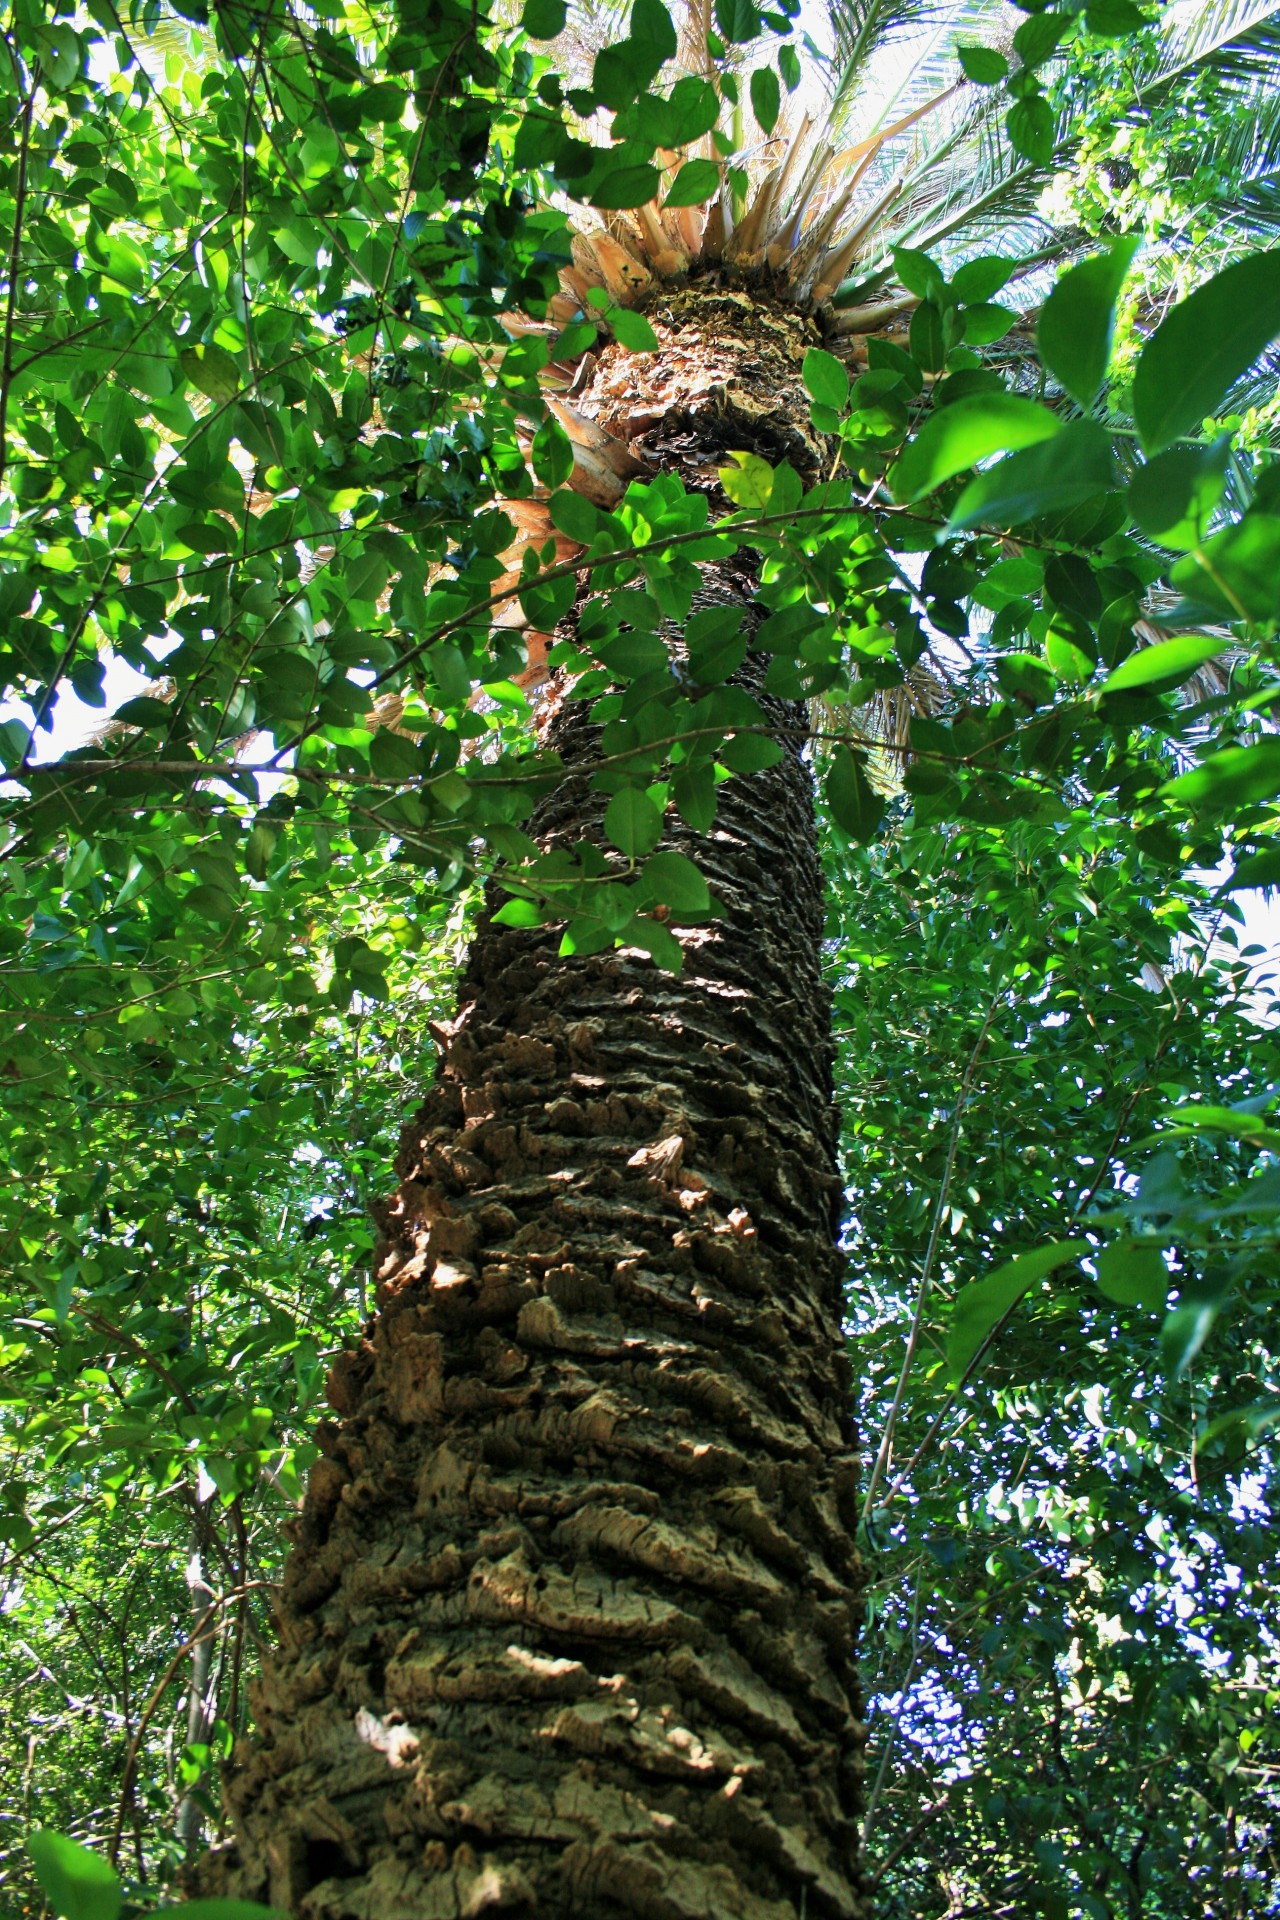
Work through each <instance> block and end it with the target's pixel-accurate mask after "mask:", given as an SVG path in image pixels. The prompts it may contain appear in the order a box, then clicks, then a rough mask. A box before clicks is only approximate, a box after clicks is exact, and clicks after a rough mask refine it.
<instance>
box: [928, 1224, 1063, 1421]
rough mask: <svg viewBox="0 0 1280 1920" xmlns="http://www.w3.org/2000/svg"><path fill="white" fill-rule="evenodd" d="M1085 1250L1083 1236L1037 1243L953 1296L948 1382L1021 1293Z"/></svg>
mask: <svg viewBox="0 0 1280 1920" xmlns="http://www.w3.org/2000/svg"><path fill="white" fill-rule="evenodd" d="M1088 1252H1089V1243H1088V1241H1087V1240H1058V1241H1055V1242H1054V1244H1053V1245H1052V1246H1048V1247H1037V1248H1036V1250H1035V1252H1034V1253H1024V1254H1020V1255H1019V1256H1018V1258H1017V1259H1016V1260H1010V1261H1009V1262H1008V1263H1007V1264H1006V1265H1005V1266H1003V1267H998V1268H997V1269H996V1271H995V1272H994V1273H991V1274H988V1275H987V1277H986V1278H985V1279H984V1280H975V1281H973V1282H972V1283H971V1284H970V1285H969V1286H967V1287H963V1288H962V1289H961V1291H960V1292H959V1294H957V1296H956V1301H955V1305H954V1307H953V1308H952V1313H951V1334H950V1338H949V1339H948V1341H947V1367H948V1371H949V1373H950V1377H951V1381H952V1384H953V1385H954V1384H955V1383H956V1382H957V1381H959V1380H960V1379H962V1378H963V1376H964V1373H965V1371H966V1369H967V1367H968V1365H969V1362H970V1361H971V1360H972V1359H973V1358H974V1355H975V1354H976V1353H977V1352H978V1350H979V1348H980V1347H981V1346H982V1343H983V1341H984V1340H985V1339H986V1337H987V1335H988V1334H989V1333H990V1332H991V1331H992V1329H993V1328H994V1327H997V1326H998V1325H999V1324H1000V1322H1001V1321H1002V1320H1003V1319H1004V1317H1005V1315H1006V1314H1007V1313H1008V1312H1009V1311H1010V1310H1011V1308H1013V1307H1015V1306H1016V1305H1017V1303H1018V1301H1019V1300H1021V1298H1022V1296H1023V1295H1024V1294H1025V1293H1026V1292H1027V1291H1028V1290H1029V1289H1030V1288H1031V1287H1033V1286H1035V1284H1036V1282H1037V1281H1039V1280H1044V1279H1046V1278H1047V1277H1048V1275H1049V1274H1051V1273H1056V1272H1057V1271H1058V1269H1059V1268H1060V1267H1066V1266H1072V1265H1074V1264H1075V1262H1076V1261H1077V1260H1079V1259H1080V1257H1081V1256H1082V1255H1083V1254H1087V1253H1088Z"/></svg>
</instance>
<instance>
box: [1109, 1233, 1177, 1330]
mask: <svg viewBox="0 0 1280 1920" xmlns="http://www.w3.org/2000/svg"><path fill="white" fill-rule="evenodd" d="M1098 1291H1099V1292H1100V1293H1104V1294H1105V1295H1106V1296H1107V1299H1108V1300H1114V1301H1115V1302H1116V1303H1117V1305H1119V1306H1122V1307H1146V1308H1148V1309H1150V1310H1151V1311H1153V1312H1159V1311H1160V1310H1161V1309H1162V1308H1163V1307H1164V1303H1165V1300H1166V1298H1167V1296H1168V1292H1169V1270H1168V1268H1167V1267H1166V1266H1165V1263H1164V1258H1163V1256H1162V1254H1161V1252H1160V1249H1159V1247H1153V1246H1149V1245H1144V1244H1142V1243H1141V1242H1139V1241H1134V1240H1113V1241H1112V1242H1111V1244H1110V1246H1108V1247H1105V1248H1104V1249H1103V1251H1102V1252H1101V1253H1100V1254H1099V1255H1098Z"/></svg>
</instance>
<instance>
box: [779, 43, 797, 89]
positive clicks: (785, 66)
mask: <svg viewBox="0 0 1280 1920" xmlns="http://www.w3.org/2000/svg"><path fill="white" fill-rule="evenodd" d="M778 71H779V72H780V73H781V75H782V78H783V81H784V82H785V85H786V89H787V92H788V93H794V92H795V90H796V88H797V87H798V86H799V85H800V73H801V69H800V56H799V54H798V53H797V52H796V50H795V48H794V47H792V46H781V47H779V48H778Z"/></svg>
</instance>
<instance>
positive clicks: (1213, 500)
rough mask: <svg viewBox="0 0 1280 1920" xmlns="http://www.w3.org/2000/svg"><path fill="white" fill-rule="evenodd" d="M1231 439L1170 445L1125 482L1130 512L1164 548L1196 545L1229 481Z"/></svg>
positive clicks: (1223, 436) (1223, 437)
mask: <svg viewBox="0 0 1280 1920" xmlns="http://www.w3.org/2000/svg"><path fill="white" fill-rule="evenodd" d="M1230 457H1231V438H1230V435H1229V434H1225V433H1224V434H1221V435H1220V436H1219V437H1218V439H1217V440H1215V441H1214V443H1213V445H1212V446H1211V447H1170V448H1169V450H1168V452H1167V453H1158V454H1157V455H1156V456H1155V458H1154V460H1148V461H1147V463H1146V465H1145V466H1142V467H1139V468H1138V471H1137V472H1136V473H1135V474H1134V476H1133V479H1132V480H1131V481H1130V483H1129V511H1130V513H1131V514H1132V515H1133V517H1134V519H1135V520H1136V521H1137V523H1138V525H1139V526H1140V527H1141V528H1142V531H1143V532H1144V533H1147V534H1150V536H1151V538H1152V539H1153V540H1158V541H1159V542H1160V544H1161V546H1163V547H1195V546H1198V545H1199V544H1200V542H1201V541H1202V540H1203V539H1204V537H1205V534H1206V532H1207V531H1208V526H1209V518H1210V516H1211V514H1212V513H1213V510H1214V508H1215V507H1216V506H1217V504H1218V502H1219V500H1220V499H1221V498H1222V494H1223V490H1224V488H1225V487H1226V482H1227V463H1228V461H1229V460H1230Z"/></svg>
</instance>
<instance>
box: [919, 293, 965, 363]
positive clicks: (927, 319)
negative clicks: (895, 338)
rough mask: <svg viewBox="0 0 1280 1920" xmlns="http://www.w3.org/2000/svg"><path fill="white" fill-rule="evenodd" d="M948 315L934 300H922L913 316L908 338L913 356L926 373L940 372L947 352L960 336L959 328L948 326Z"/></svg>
mask: <svg viewBox="0 0 1280 1920" xmlns="http://www.w3.org/2000/svg"><path fill="white" fill-rule="evenodd" d="M947 319H948V316H947V315H946V314H944V313H943V311H942V309H941V307H937V306H935V305H934V303H933V301H932V300H922V301H921V302H920V305H919V306H918V307H917V308H916V310H915V312H914V313H913V314H912V316H911V327H910V330H909V332H908V335H907V338H908V341H909V343H910V346H911V357H912V359H913V360H915V361H916V362H917V363H918V364H919V365H920V366H922V367H923V368H924V369H925V371H926V373H940V372H941V371H942V369H943V367H945V366H946V364H947V354H948V352H949V351H950V349H951V347H952V346H953V345H954V344H955V339H956V338H958V328H956V327H954V326H953V327H952V328H951V329H949V328H948V326H947Z"/></svg>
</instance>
